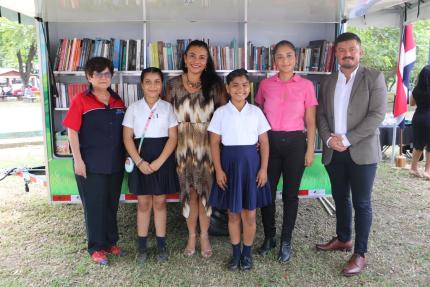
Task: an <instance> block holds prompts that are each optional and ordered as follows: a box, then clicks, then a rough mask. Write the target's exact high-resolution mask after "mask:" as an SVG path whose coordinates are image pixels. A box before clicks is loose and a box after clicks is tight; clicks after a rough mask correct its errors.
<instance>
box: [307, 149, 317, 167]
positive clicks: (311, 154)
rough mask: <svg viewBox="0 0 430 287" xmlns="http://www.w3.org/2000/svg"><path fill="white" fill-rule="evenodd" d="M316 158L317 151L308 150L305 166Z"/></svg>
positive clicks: (309, 164)
mask: <svg viewBox="0 0 430 287" xmlns="http://www.w3.org/2000/svg"><path fill="white" fill-rule="evenodd" d="M314 158H315V153H314V151H312V150H309V151H306V154H305V166H311V165H312V163H313V161H314Z"/></svg>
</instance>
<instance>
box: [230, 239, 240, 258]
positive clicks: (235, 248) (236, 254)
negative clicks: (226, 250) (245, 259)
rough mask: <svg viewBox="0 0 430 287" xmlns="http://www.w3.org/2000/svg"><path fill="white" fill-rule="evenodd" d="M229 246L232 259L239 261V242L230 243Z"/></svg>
mask: <svg viewBox="0 0 430 287" xmlns="http://www.w3.org/2000/svg"><path fill="white" fill-rule="evenodd" d="M231 247H232V248H233V259H234V260H235V261H236V262H239V260H240V243H239V244H232V245H231Z"/></svg>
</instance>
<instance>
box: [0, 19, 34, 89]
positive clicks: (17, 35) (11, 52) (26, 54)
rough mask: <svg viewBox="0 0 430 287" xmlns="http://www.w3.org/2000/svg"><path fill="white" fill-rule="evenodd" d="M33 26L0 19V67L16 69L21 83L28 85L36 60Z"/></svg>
mask: <svg viewBox="0 0 430 287" xmlns="http://www.w3.org/2000/svg"><path fill="white" fill-rule="evenodd" d="M36 52H37V47H36V31H35V26H34V25H24V24H19V23H16V22H13V21H9V20H8V19H6V18H0V66H1V67H12V68H17V69H18V70H19V73H20V75H21V80H22V83H23V85H24V87H25V86H27V85H28V82H29V79H30V75H31V73H32V72H33V62H34V61H35V60H36Z"/></svg>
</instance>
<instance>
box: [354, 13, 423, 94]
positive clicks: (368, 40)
mask: <svg viewBox="0 0 430 287" xmlns="http://www.w3.org/2000/svg"><path fill="white" fill-rule="evenodd" d="M429 27H430V20H419V21H416V22H415V23H414V38H415V43H416V46H417V61H416V63H415V66H414V69H413V71H412V74H411V83H413V82H414V81H415V79H416V77H417V75H418V73H419V72H420V70H421V69H422V67H423V66H424V65H425V64H426V63H427V61H428V60H427V59H428V53H429V52H428V51H429V45H430V42H429V41H430V29H429ZM348 31H350V32H353V33H356V34H357V35H358V36H359V37H360V38H361V41H362V46H363V48H364V57H363V59H362V61H361V62H362V63H363V64H364V65H366V66H367V67H372V68H375V69H378V70H380V71H382V72H383V73H384V75H385V79H386V81H387V84H388V87H389V89H391V88H392V86H393V85H394V84H395V81H396V71H397V61H398V57H399V47H400V28H399V27H384V28H379V27H367V28H357V27H351V26H349V27H348Z"/></svg>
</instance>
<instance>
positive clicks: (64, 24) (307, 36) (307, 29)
mask: <svg viewBox="0 0 430 287" xmlns="http://www.w3.org/2000/svg"><path fill="white" fill-rule="evenodd" d="M50 2H51V3H50V5H47V7H46V11H45V16H44V20H45V21H46V22H47V27H48V29H47V30H48V43H47V48H48V51H49V57H50V59H51V63H52V65H54V64H55V62H56V56H57V54H58V46H59V44H60V41H61V39H69V40H73V39H74V38H76V39H84V38H88V39H93V40H95V41H96V40H101V39H105V40H110V39H117V40H125V41H126V40H130V39H132V40H141V53H142V55H141V56H142V57H141V61H140V62H141V64H142V65H141V66H143V67H147V66H148V65H149V64H150V63H151V57H150V55H151V53H152V50H151V46H150V45H151V43H155V42H158V41H163V42H164V43H165V44H166V43H172V44H173V43H176V42H177V39H209V44H210V46H217V47H219V48H223V47H228V46H232V44H231V43H232V41H234V43H235V44H234V45H235V48H233V47H232V49H239V48H240V49H241V53H243V55H244V58H243V57H242V58H243V59H242V61H241V62H242V64H239V67H243V68H245V69H247V70H248V72H249V73H250V75H251V80H252V81H253V82H255V85H254V92H256V89H257V88H258V84H257V83H258V82H259V81H260V80H261V79H263V78H266V77H268V76H271V75H273V74H275V73H276V71H275V70H273V68H272V67H270V66H268V65H266V66H267V67H265V68H263V69H254V67H250V66H251V65H250V61H249V57H250V56H251V54H252V51H250V45H249V43H252V44H253V45H255V46H257V47H267V48H269V47H270V46H271V45H273V44H275V43H277V42H278V41H279V40H281V39H287V40H290V41H291V42H293V43H294V44H295V45H296V47H303V48H306V47H308V45H309V42H310V41H315V40H327V41H333V40H334V38H335V35H336V33H337V24H339V22H340V19H341V17H340V12H339V11H341V3H342V1H322V0H314V1H299V0H291V1H278V0H267V1H266V0H216V1H215V0H159V1H151V0H128V1H105V2H103V1H96V0H94V1H79V3H80V4H79V5H73V2H74V1H50ZM75 4H76V3H75ZM178 59H179V57H178ZM82 62H83V61H81V64H80V65H76V66H77V67H79V66H82ZM45 64H47V63H45ZM175 67H176V68H174V69H164V70H163V73H165V75H166V76H167V78H168V77H171V76H175V75H179V74H180V73H181V72H182V71H181V70H178V69H177V65H176V66H175ZM237 67H238V66H237V65H236V67H231V68H232V69H233V68H237ZM267 68H269V69H267ZM140 70H141V69H139V68H136V70H121V69H120V70H119V71H115V75H114V78H113V81H112V82H113V84H114V85H116V86H123V85H130V86H131V85H134V86H137V89H139V86H138V85H139V77H140ZM230 71H231V69H218V70H217V72H218V73H219V74H220V75H221V76H225V75H226V74H228V73H229V72H230ZM296 73H298V74H301V75H305V76H306V77H308V78H309V79H311V80H312V81H314V82H318V81H319V80H320V79H321V77H324V75H328V74H330V72H328V71H303V70H298V71H296ZM53 76H54V77H55V81H56V82H57V84H65V85H67V84H79V83H85V82H86V80H85V74H84V72H83V71H81V70H77V71H76V70H73V71H72V70H60V71H54V72H53ZM57 90H58V85H57ZM49 92H50V96H49V98H48V102H47V103H46V104H47V106H48V107H49V108H48V109H47V113H48V115H47V116H48V117H50V118H51V119H52V122H51V124H50V127H49V129H50V136H51V140H52V142H53V143H52V144H53V146H55V139H54V135H55V133H57V132H59V131H62V130H63V129H64V127H62V125H61V122H62V120H63V118H64V116H65V114H66V112H67V110H68V106H67V102H66V101H62V104H61V105H59V104H58V102H59V100H57V99H56V98H55V97H58V95H54V91H52V90H50V91H49ZM134 98H135V99H137V97H134ZM65 103H66V104H65ZM52 150H55V148H52ZM52 157H53V158H60V159H61V158H64V157H63V156H61V155H59V154H56V153H55V152H54V153H53V154H52ZM66 158H69V156H67V157H66Z"/></svg>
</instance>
